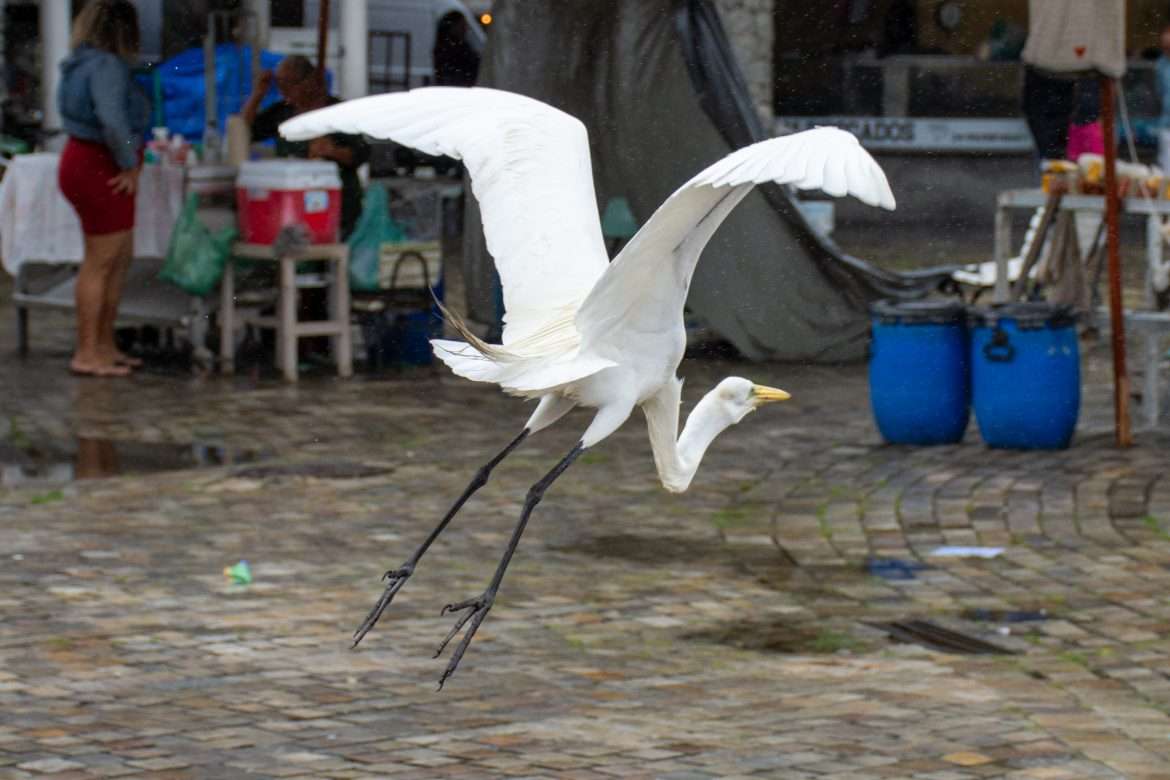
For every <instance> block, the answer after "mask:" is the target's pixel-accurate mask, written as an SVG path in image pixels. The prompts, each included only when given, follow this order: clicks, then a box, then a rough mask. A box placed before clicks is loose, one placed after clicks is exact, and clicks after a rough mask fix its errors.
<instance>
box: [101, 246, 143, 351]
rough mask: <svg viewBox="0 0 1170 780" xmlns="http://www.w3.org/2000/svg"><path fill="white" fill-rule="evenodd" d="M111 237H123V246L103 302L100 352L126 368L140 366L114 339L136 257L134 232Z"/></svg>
mask: <svg viewBox="0 0 1170 780" xmlns="http://www.w3.org/2000/svg"><path fill="white" fill-rule="evenodd" d="M110 235H111V236H115V235H116V236H121V245H120V246H119V248H118V256H117V257H116V258H115V259H114V262H113V263H112V267H111V269H110V278H109V282H108V283H107V284H106V290H105V298H104V300H103V301H102V316H101V325H100V331H99V333H100V334H101V337H100V342H99V347H98V350H99V351H100V352H101V353H102V355H103V356H104V357H106V358H109V359H110V360H111V361H112V362H114V363H117V364H120V365H126V366H140V365H142V361H141V360H139V359H138V358H132V357H130V356H129V355H127V354H126V353H124V352H122V351H121V350H120V349H118V346H117V343H116V342H115V339H114V325H115V323H116V322H117V319H118V304H119V303H121V302H122V288H123V286H124V285H125V282H126V272H127V271H128V270H129V269H130V261H131V259H132V257H133V255H134V231H133V230H126V231H122V232H119V233H111V234H110Z"/></svg>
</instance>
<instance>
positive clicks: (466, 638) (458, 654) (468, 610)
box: [434, 590, 496, 690]
mask: <svg viewBox="0 0 1170 780" xmlns="http://www.w3.org/2000/svg"><path fill="white" fill-rule="evenodd" d="M495 600H496V594H495V593H494V592H493V591H490V590H489V591H485V592H484V594H483V595H482V596H477V597H476V598H473V599H468V600H467V601H460V602H459V603H458V604H448V605H447V606H445V607H443V611H442V612H440V613H439V614H441V615H446V614H447V613H448V612H464V613H465V614H463V615H462V616H461V617H460V618H459V619H458V620H456V621H455V625H454V627H453V628H452V629H451V631H450V632H448V634H447V636H446V637H445V638H444V639H443V641H442V642H441V643H440V644H439V649H438V650H436V651H435V656H434V657H435V658H438V657H439V656H440V655H442V653H443V651H444V650H446V649H447V644H448V643H449V642H450V641H451V640H452V639H454V638H455V635H456V634H458V633H459V632H460V631H461V630H463V627H464V626H467V633H465V634H464V635H463V639H462V640H461V641H460V642H459V644H458V645H457V646H456V647H455V652H454V653H453V654H452V656H451V662H450V663H449V664H447V668H446V669H445V670H444V671H443V676H442V677H440V678H439V690H442V689H443V683H445V682H447V678H449V677H450V676H451V675H453V674H455V669H456V668H458V666H459V662H460V661H461V660H463V654H464V653H465V652H467V646H468V645H470V644H471V640H472V638H473V637H474V636H475V632H476V630H478V629H479V624H480V623H482V622H483V619H484V618H486V617H487V614H488V612H490V611H491V608H492V603H493V602H494V601H495Z"/></svg>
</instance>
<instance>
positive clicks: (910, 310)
mask: <svg viewBox="0 0 1170 780" xmlns="http://www.w3.org/2000/svg"><path fill="white" fill-rule="evenodd" d="M869 312H870V314H872V315H873V318H874V320H875V321H877V322H878V323H880V324H882V325H956V324H960V323H962V322H963V318H964V316H965V314H966V309H965V308H964V306H963V304H962V303H960V302H958V301H941V300H927V301H897V300H884V301H877V302H876V303H874V304H873V305H872V306H870V307H869Z"/></svg>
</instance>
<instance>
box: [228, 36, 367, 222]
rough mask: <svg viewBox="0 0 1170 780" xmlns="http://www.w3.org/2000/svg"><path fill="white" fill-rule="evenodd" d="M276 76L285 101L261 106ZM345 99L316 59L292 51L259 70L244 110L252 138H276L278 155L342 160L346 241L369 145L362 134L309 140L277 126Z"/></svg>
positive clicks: (355, 216) (359, 207)
mask: <svg viewBox="0 0 1170 780" xmlns="http://www.w3.org/2000/svg"><path fill="white" fill-rule="evenodd" d="M273 81H275V82H276V89H277V91H278V92H279V93H280V97H281V100H280V101H279V102H277V103H273V104H272V105H271V106H269V107H268V108H266V109H264V110H263V111H261V110H260V103H261V102H262V101H263V100H264V96H265V95H266V94H268V89H269V87H270V86H271V85H272V83H273ZM340 102H341V101H340V100H339V99H338V98H336V97H334V96H332V95H330V94H329V91H328V90H327V89H326V88H325V81H324V79H323V78H322V76H321V73H320V71H318V70H317V68H316V67H315V66H314V65H313V63H311V62H310V61H309V60H308V58H306V57H302V56H301V55H299V54H293V55H289V56H288V57H285V58H284V59H283V60H281V61H280V64H279V65H278V66H277V67H276V70H275V72H274V71H270V70H266V71H264V72H263V73H261V74H260V76H259V78H258V79H257V80H256V86H255V89H253V91H252V94H251V95H250V96H249V97H248V100H247V101H246V102H245V103H244V106H243V108H242V109H241V110H240V114H241V115H242V116H243V118H244V121H245V122H247V123H248V125H249V127H251V128H252V140H253V141H266V140H268V139H270V138H275V139H276V154H277V156H278V157H305V158H309V159H319V160H332V161H333V162H335V163H337V167H338V168H339V169H340V173H341V239H342V240H345V239H346V238H347V237H348V236H349V234H350V233H351V232H352V231H353V228H354V225H356V224H357V219H358V216H360V215H361V212H362V184H361V180H360V179H359V178H358V174H357V170H358V168H360V167H361V166H362V164H363V163H365V162H366V160H368V159H369V157H370V147H369V144H367V143H366V142H365V141H364V140H362V137H361V136H360V135H346V134H344V133H333V134H331V135H326V136H321V137H320V138H314V139H312V140H310V141H289V140H286V139H284V138H281V137H280V134H279V133H278V131H277V129H278V128H279V127H280V124H281V122H284V121H285V120H286V119H291V118H293V117H294V116H296V115H298V114H303V113H305V112H306V111H313V110H315V109H318V108H325V107H326V106H331V105H333V104H335V103H340Z"/></svg>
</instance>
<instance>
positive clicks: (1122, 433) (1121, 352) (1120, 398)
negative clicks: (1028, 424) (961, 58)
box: [1101, 76, 1133, 447]
mask: <svg viewBox="0 0 1170 780" xmlns="http://www.w3.org/2000/svg"><path fill="white" fill-rule="evenodd" d="M1116 94H1117V93H1116V87H1115V84H1114V82H1113V79H1111V78H1109V77H1108V76H1102V77H1101V125H1102V128H1101V129H1102V131H1103V134H1104V136H1105V239H1106V246H1107V247H1108V253H1109V326H1110V331H1111V333H1112V334H1113V426H1114V432H1115V434H1116V440H1117V446H1118V447H1128V446H1130V445H1131V444H1133V435H1132V434H1131V432H1130V428H1129V374H1128V373H1127V372H1126V370H1125V318H1124V317H1123V313H1124V310H1123V309H1122V305H1123V304H1122V300H1121V236H1120V233H1119V231H1118V222H1119V221H1120V218H1121V199H1120V197H1119V195H1118V192H1117V135H1116V133H1115V132H1114V120H1113V110H1114V105H1115V101H1116Z"/></svg>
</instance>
